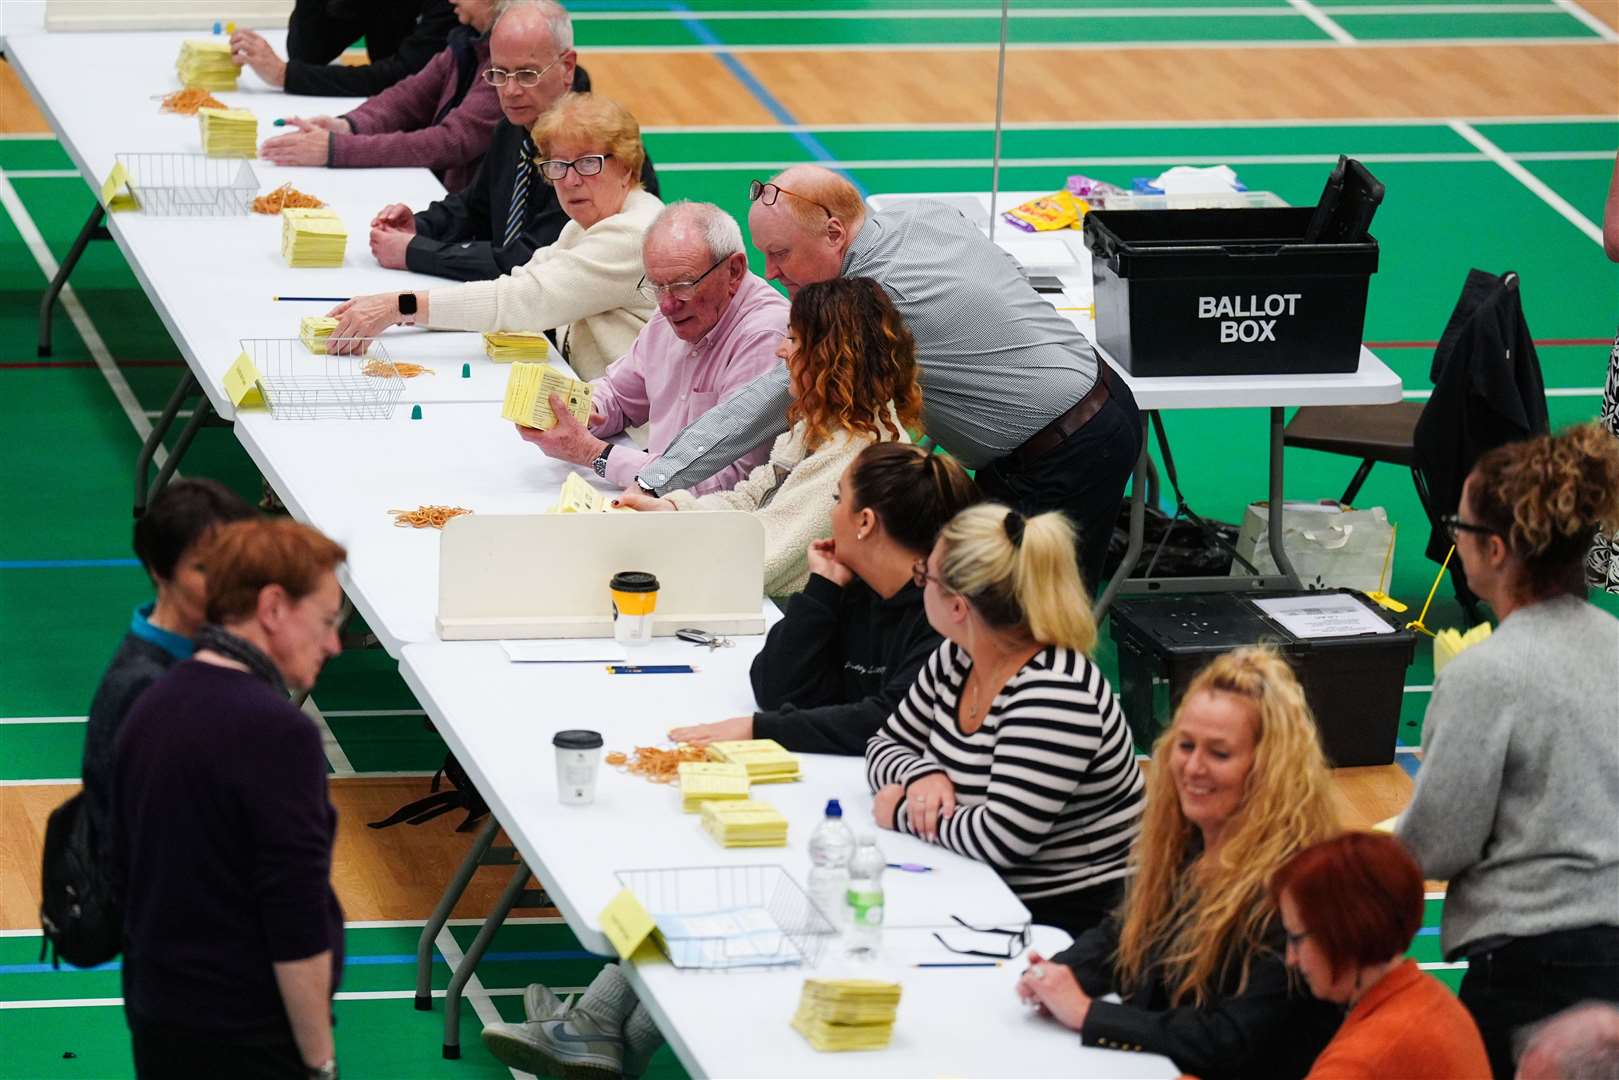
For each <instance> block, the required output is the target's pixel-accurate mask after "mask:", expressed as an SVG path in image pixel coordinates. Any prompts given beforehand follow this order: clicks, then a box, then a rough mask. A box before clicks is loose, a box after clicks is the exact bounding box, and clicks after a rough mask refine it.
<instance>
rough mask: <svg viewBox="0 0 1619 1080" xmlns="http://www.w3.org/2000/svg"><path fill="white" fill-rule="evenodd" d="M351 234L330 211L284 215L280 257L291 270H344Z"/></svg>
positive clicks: (299, 210)
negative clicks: (326, 268) (317, 268)
mask: <svg viewBox="0 0 1619 1080" xmlns="http://www.w3.org/2000/svg"><path fill="white" fill-rule="evenodd" d="M347 243H348V233H347V231H345V230H344V228H343V221H342V219H341V218H339V217H338V216H337V212H336V211H334V210H332V209H331V208H330V207H326V206H320V207H299V206H293V207H288V208H286V209H284V210H282V211H281V256H282V258H284V259H286V260H287V265H288V266H342V265H343V249H344V247H345V246H346V245H347Z"/></svg>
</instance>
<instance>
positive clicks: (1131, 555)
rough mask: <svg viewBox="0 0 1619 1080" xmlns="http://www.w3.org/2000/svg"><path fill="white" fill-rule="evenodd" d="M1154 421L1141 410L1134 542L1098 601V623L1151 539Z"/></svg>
mask: <svg viewBox="0 0 1619 1080" xmlns="http://www.w3.org/2000/svg"><path fill="white" fill-rule="evenodd" d="M1151 417H1152V411H1151V410H1148V409H1143V410H1141V453H1140V454H1138V455H1137V456H1136V471H1135V476H1134V478H1132V479H1131V481H1130V541H1129V543H1128V544H1126V545H1125V548H1124V559H1123V560H1122V561H1121V562H1120V563H1119V566H1118V569H1116V570H1114V571H1113V577H1112V578H1110V579H1109V580H1108V583H1107V588H1106V589H1105V590H1103V592H1102V596H1101V599H1099V600H1097V601H1096V621H1097V622H1101V621H1102V616H1103V615H1106V614H1107V609H1108V608H1109V607H1111V606H1112V604H1113V598H1114V597H1115V596H1117V595H1118V594H1119V591H1120V590H1121V589H1123V588H1124V583H1125V581H1126V580H1128V579H1129V577H1130V575H1131V574H1132V573H1133V572H1134V571H1135V568H1136V564H1137V563H1138V562H1140V561H1141V548H1142V545H1143V544H1144V543H1145V542H1146V537H1147V488H1148V483H1147V473H1148V470H1149V469H1151V468H1152V450H1151V449H1150V448H1149V447H1148V445H1147V424H1148V422H1149V421H1150V420H1151ZM1154 486H1156V485H1154Z"/></svg>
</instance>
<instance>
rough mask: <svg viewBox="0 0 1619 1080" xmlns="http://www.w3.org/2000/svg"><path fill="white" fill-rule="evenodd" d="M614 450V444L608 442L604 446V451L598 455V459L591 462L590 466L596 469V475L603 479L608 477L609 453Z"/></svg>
mask: <svg viewBox="0 0 1619 1080" xmlns="http://www.w3.org/2000/svg"><path fill="white" fill-rule="evenodd" d="M612 452H613V444H612V443H608V444H607V445H606V446H604V447H602V452H601V453H599V454H597V455H596V460H595V461H592V462H591V463H590V467H591V468H592V469H595V470H596V475H597V476H599V477H601V478H602V479H603V480H605V479H607V455H608V454H611V453H612Z"/></svg>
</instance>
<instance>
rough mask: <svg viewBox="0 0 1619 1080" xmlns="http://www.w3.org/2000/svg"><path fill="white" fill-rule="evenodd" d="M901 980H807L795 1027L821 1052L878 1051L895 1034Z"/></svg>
mask: <svg viewBox="0 0 1619 1080" xmlns="http://www.w3.org/2000/svg"><path fill="white" fill-rule="evenodd" d="M899 996H900V987H899V983H885V982H878V981H877V980H875V979H805V980H804V991H803V993H802V994H801V995H800V996H799V999H798V1011H797V1012H796V1013H794V1014H793V1020H792V1026H793V1030H794V1031H796V1032H798V1033H799V1034H800V1035H802V1036H804V1038H806V1039H808V1040H809V1044H810V1045H811V1046H813V1047H814V1048H815V1049H816V1050H819V1051H823V1052H824V1051H839V1050H878V1049H881V1048H882V1047H884V1046H887V1045H888V1041H889V1039H890V1038H892V1036H893V1034H894V1015H895V1013H896V1012H897V1011H898V1009H899Z"/></svg>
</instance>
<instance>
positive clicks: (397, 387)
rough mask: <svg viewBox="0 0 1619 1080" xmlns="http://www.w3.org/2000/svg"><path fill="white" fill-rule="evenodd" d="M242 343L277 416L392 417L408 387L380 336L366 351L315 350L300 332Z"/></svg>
mask: <svg viewBox="0 0 1619 1080" xmlns="http://www.w3.org/2000/svg"><path fill="white" fill-rule="evenodd" d="M327 344H328V345H330V344H331V339H328V342H327ZM241 345H242V351H243V352H245V353H246V354H247V355H248V356H249V357H250V358H251V359H252V361H253V365H254V366H255V367H257V368H258V369H259V375H260V379H259V386H260V388H261V389H262V390H263V391H264V404H265V406H266V407H267V408H268V409H269V410H270V415H271V416H273V417H275V418H276V419H277V420H387V419H388V418H390V417H391V416H393V411H394V406H395V405H397V404H399V398H400V396H401V395H402V394H404V392H405V380H404V379H403V378H401V377H400V375H399V370H398V369H397V368H395V367H394V366H393V361H392V360H390V359H388V353H387V351H386V350H385V349H384V348H383V347H382V343H381V342H378V341H372V342H371V344H370V347H369V348H368V349H367V350H366V354H365V355H364V356H331V355H320V354H317V353H312V352H310V351H309V349H308V348H307V347H306V346H305V345H304V343H303V342H302V341H301V340H299V339H298V338H243V339H242V341H241ZM368 370H369V371H371V372H373V374H367V373H366V372H367V371H368Z"/></svg>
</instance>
